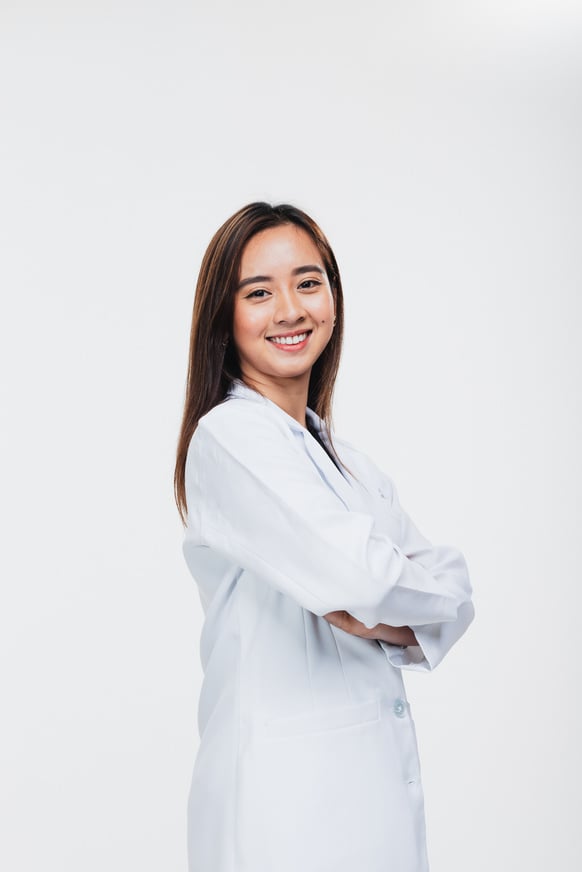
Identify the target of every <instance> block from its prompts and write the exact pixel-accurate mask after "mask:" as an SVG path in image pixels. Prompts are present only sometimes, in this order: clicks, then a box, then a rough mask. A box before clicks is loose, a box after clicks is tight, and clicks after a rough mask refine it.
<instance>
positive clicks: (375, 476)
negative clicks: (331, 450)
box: [333, 435, 396, 505]
mask: <svg viewBox="0 0 582 872" xmlns="http://www.w3.org/2000/svg"><path fill="white" fill-rule="evenodd" d="M333 444H334V446H335V447H336V450H337V453H338V455H339V457H340V460H341V461H342V462H343V463H344V464H345V465H346V467H347V468H348V470H349V471H350V472H351V473H352V475H354V476H355V478H357V479H358V481H359V482H360V483H361V484H363V485H364V486H365V487H366V489H367V490H369V491H370V492H373V493H376V494H379V495H380V496H381V497H382V498H383V499H385V500H387V502H388V503H389V504H390V505H392V503H393V502H394V498H395V494H396V486H395V484H394V481H393V479H392V478H391V477H390V476H389V475H387V473H385V472H384V470H383V469H381V468H380V467H379V466H378V464H377V463H376V462H375V461H374V460H373V459H372V458H371V457H370V456H369V455H368V454H366V453H365V452H364V451H361V450H360V449H359V448H356V447H355V446H354V445H352V443H351V442H348V441H347V440H345V439H342V438H340V437H338V436H335V435H334V437H333Z"/></svg>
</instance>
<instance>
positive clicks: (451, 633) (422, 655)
mask: <svg viewBox="0 0 582 872" xmlns="http://www.w3.org/2000/svg"><path fill="white" fill-rule="evenodd" d="M378 474H379V476H380V480H381V489H382V491H383V492H384V493H385V494H386V496H387V498H388V499H389V501H390V511H392V512H393V513H395V514H397V515H399V516H400V522H401V534H400V548H401V550H402V552H403V554H405V555H406V557H407V559H408V560H410V561H413V562H415V563H417V564H419V565H421V566H423V567H424V568H425V569H426V570H427V572H430V573H432V574H434V575H435V576H436V577H438V576H439V571H440V567H442V566H443V565H446V563H447V562H448V561H449V560H451V558H452V556H453V554H455V553H456V557H455V558H454V559H455V560H456V561H457V562H458V563H459V564H460V563H461V562H462V563H463V565H464V570H463V571H462V572H458V573H457V574H456V581H457V584H459V585H460V587H459V591H458V595H459V598H460V599H461V600H462V601H461V603H460V605H459V610H458V612H457V617H456V618H455V620H454V621H446V622H434V623H430V624H428V623H427V624H418V625H410V626H411V629H412V630H413V631H414V634H415V636H416V639H417V642H418V645H409V646H408V647H406V648H404V649H403V648H401V647H400V646H398V645H391V644H389V643H388V642H383V641H381V642H380V644H381V645H382V647H383V648H384V650H385V652H386V654H387V655H388V659H389V660H390V662H391V663H392V665H393V666H397V667H400V668H403V669H412V670H417V671H431V670H433V669H434V668H435V667H436V666H437V665H438V664H439V663H440V662H441V660H442V659H443V657H444V656H445V654H446V653H447V652H448V651H449V650H450V649H451V648H452V646H453V645H454V644H455V642H457V641H458V639H460V638H461V636H462V635H463V633H464V632H465V630H466V629H467V627H468V626H469V624H470V623H471V621H472V620H473V618H474V615H475V609H474V606H473V603H472V600H471V595H472V588H471V582H470V579H469V573H468V570H467V568H466V564H465V558H464V557H463V555H462V554H461V553H460V552H459V551H457V552H453V550H452V549H451V548H448V547H444V546H434V545H432V544H431V543H430V542H429V540H428V539H426V538H425V536H423V535H422V533H421V532H420V531H419V530H418V528H417V527H416V526H415V524H414V523H413V521H412V519H411V518H410V516H409V515H408V514H407V512H405V511H404V509H403V508H402V506H401V505H400V500H399V498H398V492H397V490H396V487H395V485H394V482H393V481H392V479H390V478H389V477H388V476H386V475H385V474H383V473H381V472H380V471H379V470H378Z"/></svg>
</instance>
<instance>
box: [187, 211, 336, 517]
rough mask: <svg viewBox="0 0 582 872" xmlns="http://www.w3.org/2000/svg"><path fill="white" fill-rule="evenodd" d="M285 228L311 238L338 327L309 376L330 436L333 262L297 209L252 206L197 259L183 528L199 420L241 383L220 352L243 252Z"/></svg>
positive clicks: (232, 354) (228, 356)
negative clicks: (257, 237)
mask: <svg viewBox="0 0 582 872" xmlns="http://www.w3.org/2000/svg"><path fill="white" fill-rule="evenodd" d="M282 224H295V225H296V226H297V227H300V228H302V229H303V230H305V231H306V232H307V233H308V234H309V236H310V237H311V239H312V240H313V242H314V243H315V245H316V246H317V249H318V251H319V253H320V255H321V257H322V259H323V263H324V266H325V271H326V273H327V277H328V279H329V283H330V286H331V290H332V293H333V298H334V303H335V317H336V321H335V327H334V330H333V333H332V335H331V339H330V340H329V342H328V344H327V345H326V347H325V348H324V350H323V351H322V353H321V354H320V356H319V357H318V359H317V360H316V361H315V363H314V365H313V368H312V370H311V376H310V379H309V391H308V398H307V405H308V406H309V407H310V408H311V409H313V411H314V412H316V413H317V414H318V415H319V416H320V418H322V419H323V421H324V422H325V424H326V427H327V430H328V433H331V412H332V396H333V389H334V384H335V379H336V376H337V371H338V367H339V362H340V355H341V347H342V339H343V326H344V308H343V291H342V284H341V278H340V273H339V269H338V265H337V262H336V259H335V255H334V253H333V251H332V249H331V246H330V244H329V242H328V241H327V239H326V237H325V236H324V234H323V233H322V231H321V229H320V228H319V227H318V225H317V224H316V223H315V221H314V220H313V219H312V218H310V217H309V215H307V214H306V213H305V212H302V211H301V209H297V208H296V207H295V206H290V205H288V204H286V203H283V204H281V205H279V206H271V205H270V204H269V203H250V204H249V205H248V206H244V207H243V208H242V209H239V211H238V212H235V214H234V215H232V217H231V218H229V219H228V220H227V221H225V223H224V224H223V225H222V227H220V228H219V229H218V230H217V232H216V233H215V234H214V236H213V238H212V240H211V242H210V245H209V246H208V248H207V249H206V253H205V254H204V257H203V259H202V265H201V267H200V273H199V275H198V282H197V284H196V293H195V296H194V311H193V313H192V329H191V331H190V351H189V357H188V374H187V378H186V395H185V402H184V414H183V417H182V425H181V428H180V435H179V437H178V447H177V452H176V468H175V471H174V495H175V499H176V504H177V506H178V511H179V513H180V517H181V519H182V522H183V523H184V524H185V523H186V514H187V511H188V507H187V504H186V481H185V468H186V455H187V453H188V446H189V444H190V439H191V438H192V434H193V433H194V431H195V429H196V427H197V426H198V421H199V420H200V418H201V417H202V416H203V415H205V414H206V413H207V412H209V411H210V409H212V408H214V406H216V405H218V404H219V403H221V402H222V401H223V400H224V399H225V398H226V394H227V391H228V388H229V387H230V385H231V383H232V381H233V379H235V378H241V371H240V364H239V360H238V355H237V350H236V347H235V346H234V343H233V342H228V344H225V340H226V339H228V337H230V335H231V331H232V320H233V311H234V297H235V291H236V287H237V285H238V282H239V278H240V277H239V271H240V264H241V259H242V254H243V250H244V248H245V246H246V244H247V242H248V241H249V240H250V239H251V237H253V236H255V235H256V234H257V233H260V232H261V231H262V230H267V229H269V228H271V227H278V226H280V225H282ZM332 450H333V446H332ZM334 454H335V451H334ZM336 457H337V454H336ZM337 459H338V460H339V458H337ZM340 462H341V461H340Z"/></svg>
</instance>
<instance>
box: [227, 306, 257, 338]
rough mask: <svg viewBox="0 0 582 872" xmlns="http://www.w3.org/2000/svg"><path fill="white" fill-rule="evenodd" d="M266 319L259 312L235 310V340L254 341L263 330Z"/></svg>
mask: <svg viewBox="0 0 582 872" xmlns="http://www.w3.org/2000/svg"><path fill="white" fill-rule="evenodd" d="M263 321H264V318H262V317H261V315H260V314H259V313H258V312H253V311H247V312H240V311H239V312H237V311H236V309H235V312H234V316H233V320H232V331H233V334H234V337H235V339H237V338H238V340H239V341H242V342H244V341H245V339H253V338H254V337H255V336H256V335H258V334H259V333H261V332H262V330H263Z"/></svg>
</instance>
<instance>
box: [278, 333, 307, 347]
mask: <svg viewBox="0 0 582 872" xmlns="http://www.w3.org/2000/svg"><path fill="white" fill-rule="evenodd" d="M269 339H270V340H271V342H276V343H277V345H298V344H299V343H300V342H303V340H304V339H307V333H299V334H298V335H297V336H269Z"/></svg>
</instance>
